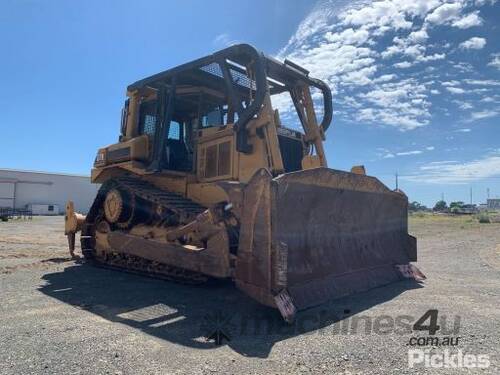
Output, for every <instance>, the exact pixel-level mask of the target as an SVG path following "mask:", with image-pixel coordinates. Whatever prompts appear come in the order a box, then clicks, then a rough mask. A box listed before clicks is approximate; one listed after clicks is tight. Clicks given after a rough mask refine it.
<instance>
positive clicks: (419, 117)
mask: <svg viewBox="0 0 500 375" xmlns="http://www.w3.org/2000/svg"><path fill="white" fill-rule="evenodd" d="M472 7H473V4H471V3H469V2H467V1H465V0H446V1H445V0H375V1H369V0H353V1H349V0H319V2H318V3H317V5H316V6H315V7H314V9H313V11H312V12H311V13H310V14H309V15H308V16H307V17H306V18H305V19H304V20H303V21H302V22H301V24H300V25H299V27H298V29H297V31H296V32H295V34H294V35H293V36H292V37H291V38H290V40H289V42H288V43H287V45H286V46H285V48H283V49H282V50H281V51H280V53H279V55H278V56H277V57H278V58H279V59H284V58H288V59H290V60H292V61H294V62H296V63H297V64H299V65H301V66H303V67H304V68H305V69H307V70H309V71H310V72H311V76H314V77H317V78H320V79H322V80H324V81H325V82H326V83H327V84H328V85H329V86H330V87H331V88H332V90H333V91H334V93H335V95H334V97H336V98H337V102H338V103H340V105H339V106H337V107H336V111H337V114H336V115H337V116H338V118H342V119H345V120H347V121H349V122H352V123H358V122H362V123H367V124H373V125H378V126H384V125H388V126H392V127H394V128H396V129H399V130H411V129H415V128H417V127H421V126H425V125H427V124H429V122H430V118H431V111H430V110H431V106H432V103H431V100H430V96H431V95H432V96H433V95H437V94H440V90H438V89H437V87H436V83H437V82H438V81H439V78H438V77H439V74H440V72H441V71H442V69H443V68H449V71H447V72H446V75H445V76H446V77H448V78H447V80H448V81H449V82H452V81H453V80H454V79H456V80H458V78H455V77H457V73H458V71H460V72H462V71H471V70H472V69H473V68H472V66H471V65H470V64H468V63H465V62H460V61H451V60H450V59H449V57H450V56H454V55H453V54H454V53H455V49H451V44H449V43H445V41H440V42H435V43H433V44H430V43H428V41H429V39H430V38H432V39H433V40H434V39H435V38H434V37H435V36H436V35H434V34H435V33H436V32H437V31H436V30H438V29H437V28H436V26H438V25H446V26H449V27H456V28H462V29H465V28H468V27H472V26H475V25H477V24H479V23H481V22H483V21H482V19H481V17H480V14H479V12H478V11H477V10H476V9H472ZM438 37H439V35H438ZM475 38H478V37H475ZM387 39H388V40H392V44H390V45H389V46H387V47H386V48H385V49H382V50H380V47H381V44H380V42H381V41H382V42H383V43H384V45H385V41H386V40H387ZM438 39H439V38H438ZM479 39H483V38H479ZM467 42H468V44H470V43H472V44H474V43H476V44H477V43H478V41H477V40H476V39H474V38H472V41H467ZM485 42H486V40H485ZM480 43H481V42H479V44H480ZM445 44H447V45H448V46H446V45H445ZM470 47H472V45H470ZM394 57H398V59H396V60H395V61H390V60H389V61H390V63H389V62H388V61H387V60H388V59H393V58H394ZM438 61H439V64H438V63H433V62H438ZM423 64H426V65H427V66H422V65H423ZM448 64H450V65H448ZM410 67H412V69H408V68H410ZM395 72H396V73H395ZM469 77H476V75H469ZM430 80H433V81H434V83H428V82H430ZM389 84H390V85H389ZM466 84H467V85H472V83H464V82H463V81H462V79H460V82H458V81H457V82H456V83H455V82H453V84H450V85H449V86H443V87H446V89H447V92H451V93H453V94H463V93H468V94H469V93H476V94H479V92H476V91H474V90H481V89H482V87H484V88H486V87H491V86H487V85H486V84H484V85H481V86H482V87H481V86H480V85H477V86H478V87H473V86H469V87H465V86H464V85H466ZM466 89H467V90H466ZM441 91H442V90H441ZM445 99H447V98H445ZM471 100H472V99H471ZM279 108H280V110H282V109H281V108H287V109H289V110H293V106H291V105H290V103H287V104H285V105H283V106H281V107H279ZM440 111H441V109H440ZM443 113H444V114H445V115H446V114H450V112H447V111H446V110H443Z"/></svg>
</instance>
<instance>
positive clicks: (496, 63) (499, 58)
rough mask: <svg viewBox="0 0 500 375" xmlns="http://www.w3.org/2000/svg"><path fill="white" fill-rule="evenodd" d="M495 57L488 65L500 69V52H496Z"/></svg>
mask: <svg viewBox="0 0 500 375" xmlns="http://www.w3.org/2000/svg"><path fill="white" fill-rule="evenodd" d="M492 57H493V59H492V60H491V61H490V62H489V63H488V66H492V67H493V68H497V69H499V70H500V53H494V54H493V55H492Z"/></svg>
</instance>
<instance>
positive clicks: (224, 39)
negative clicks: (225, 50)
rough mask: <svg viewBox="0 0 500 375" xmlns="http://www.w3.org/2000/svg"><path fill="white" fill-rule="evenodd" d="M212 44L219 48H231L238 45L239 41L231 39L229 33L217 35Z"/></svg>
mask: <svg viewBox="0 0 500 375" xmlns="http://www.w3.org/2000/svg"><path fill="white" fill-rule="evenodd" d="M212 43H213V44H214V45H215V46H217V47H229V46H231V45H233V44H237V43H238V41H237V40H234V39H231V37H230V36H229V34H228V33H222V34H219V35H217V36H216V37H215V38H214V40H213V41H212Z"/></svg>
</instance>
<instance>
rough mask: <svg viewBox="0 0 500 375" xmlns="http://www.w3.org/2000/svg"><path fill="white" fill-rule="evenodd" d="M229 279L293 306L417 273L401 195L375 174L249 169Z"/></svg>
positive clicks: (287, 312)
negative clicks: (233, 275) (252, 172)
mask: <svg viewBox="0 0 500 375" xmlns="http://www.w3.org/2000/svg"><path fill="white" fill-rule="evenodd" d="M243 204H244V208H245V209H244V210H243V211H244V212H245V213H244V215H243V217H242V222H241V228H242V229H241V232H240V244H239V249H238V262H237V266H236V283H237V285H238V287H239V288H240V289H242V290H243V291H244V292H246V293H247V294H249V295H251V296H252V297H253V298H255V299H257V300H258V301H259V302H261V303H264V304H267V305H269V306H273V307H277V308H279V309H280V311H281V313H282V315H283V316H284V318H285V319H286V320H291V319H293V314H294V313H295V310H297V309H298V310H300V309H305V308H308V307H312V306H315V305H318V304H320V303H323V302H325V301H327V300H329V299H332V298H339V297H343V296H346V295H349V294H352V293H356V292H360V291H363V290H367V289H370V288H374V287H377V286H380V285H384V284H388V283H391V282H394V281H397V280H401V279H403V278H405V277H408V278H415V279H417V280H421V279H423V278H425V276H423V274H421V273H420V272H419V271H418V270H417V269H416V267H415V266H413V265H410V264H409V262H411V261H416V260H417V254H416V239H415V238H414V237H412V236H410V235H409V234H408V227H407V205H408V200H407V197H406V196H405V195H404V194H402V193H401V192H395V191H391V190H390V189H388V188H387V187H386V186H385V185H383V184H382V183H381V182H380V181H379V180H377V179H376V178H374V177H369V176H365V175H360V174H354V173H348V172H343V171H337V170H332V169H328V168H316V169H309V170H304V171H299V172H293V173H288V174H284V175H281V176H279V177H277V178H274V179H273V178H272V176H271V175H270V174H269V173H267V172H266V171H264V170H261V171H259V172H257V173H256V174H255V176H254V177H253V178H252V179H251V181H250V182H249V184H248V185H247V187H246V188H245V192H244V202H243Z"/></svg>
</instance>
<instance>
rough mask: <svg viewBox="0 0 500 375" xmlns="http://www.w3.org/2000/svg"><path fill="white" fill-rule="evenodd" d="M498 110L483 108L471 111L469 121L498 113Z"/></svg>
mask: <svg viewBox="0 0 500 375" xmlns="http://www.w3.org/2000/svg"><path fill="white" fill-rule="evenodd" d="M499 114H500V112H498V111H495V110H484V111H479V112H472V114H471V117H470V119H469V121H476V120H484V119H486V118H491V117H495V116H497V115H499Z"/></svg>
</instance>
